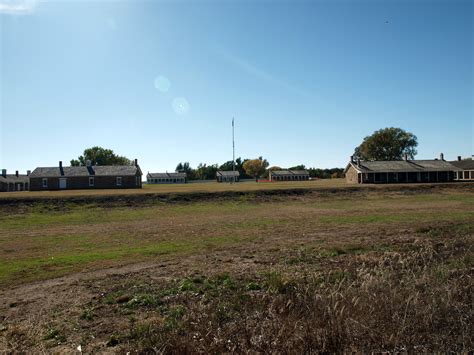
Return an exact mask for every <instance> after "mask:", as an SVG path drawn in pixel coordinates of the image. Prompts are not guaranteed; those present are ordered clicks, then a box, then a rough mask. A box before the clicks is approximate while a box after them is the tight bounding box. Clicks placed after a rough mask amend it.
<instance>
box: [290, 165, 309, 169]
mask: <svg viewBox="0 0 474 355" xmlns="http://www.w3.org/2000/svg"><path fill="white" fill-rule="evenodd" d="M289 170H306V166H305V165H304V164H300V165H296V166H292V167H291V168H289Z"/></svg>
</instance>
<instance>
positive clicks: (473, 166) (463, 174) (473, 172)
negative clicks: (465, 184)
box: [451, 156, 474, 181]
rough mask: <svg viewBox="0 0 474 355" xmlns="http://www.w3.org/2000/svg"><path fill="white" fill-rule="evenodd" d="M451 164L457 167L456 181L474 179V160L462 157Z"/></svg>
mask: <svg viewBox="0 0 474 355" xmlns="http://www.w3.org/2000/svg"><path fill="white" fill-rule="evenodd" d="M451 164H452V165H453V166H454V167H455V168H456V171H455V172H454V180H456V181H474V160H473V159H472V158H471V159H462V158H461V157H460V156H459V157H458V160H455V161H452V162H451Z"/></svg>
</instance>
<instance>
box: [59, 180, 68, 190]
mask: <svg viewBox="0 0 474 355" xmlns="http://www.w3.org/2000/svg"><path fill="white" fill-rule="evenodd" d="M66 187H67V179H64V178H62V179H59V188H60V189H65V188H66Z"/></svg>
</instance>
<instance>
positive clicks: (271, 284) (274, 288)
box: [265, 271, 293, 293]
mask: <svg viewBox="0 0 474 355" xmlns="http://www.w3.org/2000/svg"><path fill="white" fill-rule="evenodd" d="M265 283H266V286H267V289H268V291H269V292H270V293H288V292H289V291H290V290H291V288H292V287H293V284H292V283H291V282H290V281H289V280H287V279H286V278H285V277H284V276H283V275H282V274H281V273H279V272H276V271H272V272H269V273H268V274H266V282H265Z"/></svg>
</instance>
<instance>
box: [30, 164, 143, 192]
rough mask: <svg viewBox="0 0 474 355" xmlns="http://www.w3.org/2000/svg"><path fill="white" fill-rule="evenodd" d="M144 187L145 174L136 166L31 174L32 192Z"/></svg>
mask: <svg viewBox="0 0 474 355" xmlns="http://www.w3.org/2000/svg"><path fill="white" fill-rule="evenodd" d="M141 187H142V171H141V169H140V166H139V165H138V162H137V160H136V159H135V163H134V164H133V165H104V166H98V165H95V166H92V165H91V164H90V163H88V164H87V165H86V166H67V167H64V166H63V163H62V162H61V161H60V162H59V165H58V166H57V167H48V168H36V169H35V170H33V172H32V173H31V175H30V190H31V191H41V190H71V189H127V188H141Z"/></svg>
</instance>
